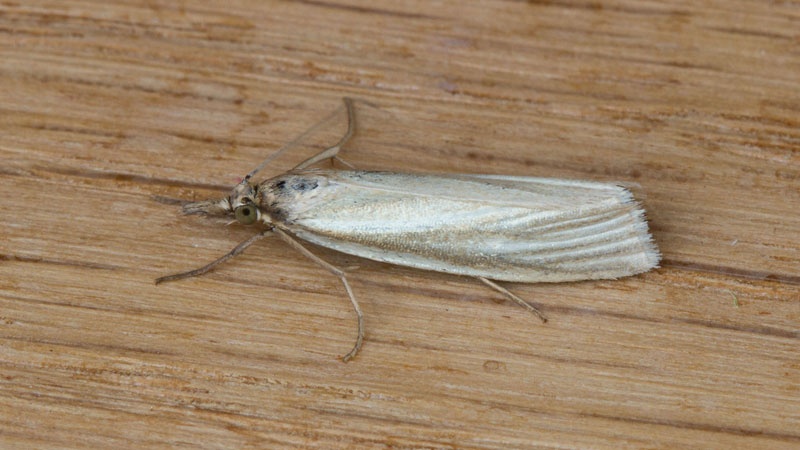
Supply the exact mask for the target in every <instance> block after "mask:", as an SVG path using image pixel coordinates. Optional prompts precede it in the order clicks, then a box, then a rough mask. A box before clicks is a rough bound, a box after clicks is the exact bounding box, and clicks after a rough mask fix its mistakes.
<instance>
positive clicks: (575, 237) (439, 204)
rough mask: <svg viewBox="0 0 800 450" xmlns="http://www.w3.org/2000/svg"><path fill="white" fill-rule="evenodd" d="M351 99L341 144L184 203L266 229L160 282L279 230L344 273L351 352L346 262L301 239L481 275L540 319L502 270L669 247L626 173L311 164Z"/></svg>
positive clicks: (573, 270) (626, 269) (594, 271)
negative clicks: (656, 236)
mask: <svg viewBox="0 0 800 450" xmlns="http://www.w3.org/2000/svg"><path fill="white" fill-rule="evenodd" d="M344 104H345V109H346V111H347V117H348V126H347V132H346V133H345V134H344V136H343V137H342V138H341V139H340V140H339V142H337V143H336V144H335V145H333V146H331V147H329V148H327V149H325V150H323V151H322V152H320V153H319V154H317V155H315V156H313V157H311V158H309V159H307V160H305V161H303V162H302V163H300V164H299V165H297V166H296V167H295V168H294V169H292V170H290V171H288V172H286V173H284V174H282V175H278V176H276V177H273V178H269V179H266V180H264V181H260V182H255V181H254V180H253V176H254V175H255V174H256V173H257V172H258V171H260V170H261V169H262V168H263V167H264V166H265V165H266V164H267V163H268V162H269V161H270V159H273V157H274V156H277V154H279V153H280V152H282V151H283V150H285V149H286V148H288V146H284V148H282V149H281V150H279V151H278V152H277V153H276V154H274V155H273V156H271V157H270V158H267V160H265V161H264V162H263V163H262V164H261V165H259V166H258V167H256V168H255V169H254V170H253V171H252V172H250V173H249V174H248V175H247V176H245V177H244V179H243V180H242V181H241V183H239V184H238V185H236V186H235V187H234V188H233V190H232V191H231V192H230V194H229V195H228V196H227V197H224V198H221V199H217V200H210V201H202V202H195V203H188V204H185V205H184V207H183V213H184V214H202V215H206V216H218V217H232V218H235V219H236V221H238V222H239V223H240V224H243V225H258V226H259V227H260V228H261V229H260V231H259V233H258V234H256V235H254V236H253V237H251V238H249V239H247V240H246V241H244V242H242V243H240V244H239V245H237V246H236V247H235V248H234V249H233V250H231V251H230V252H228V253H227V254H225V255H224V256H222V257H221V258H219V259H217V260H215V261H212V262H211V263H209V264H207V265H206V266H204V267H201V268H199V269H195V270H191V271H188V272H183V273H178V274H175V275H169V276H165V277H161V278H158V279H157V280H156V284H158V283H162V282H166V281H174V280H178V279H182V278H188V277H193V276H198V275H202V274H204V273H206V272H208V271H210V270H211V269H213V268H214V267H216V266H217V265H219V264H220V263H223V262H225V261H227V260H229V259H231V258H233V257H235V256H236V255H238V254H240V253H242V252H243V251H244V250H245V249H246V248H247V247H249V246H251V245H252V244H253V243H255V242H256V241H258V240H260V239H262V238H263V237H266V236H268V235H276V236H278V237H279V238H281V239H282V240H283V241H285V242H286V243H288V244H289V245H290V246H291V247H293V248H295V249H296V250H297V251H299V252H300V253H301V254H303V255H305V256H306V257H308V258H310V259H311V260H312V261H314V262H315V263H317V264H318V265H320V266H321V267H322V268H324V269H326V270H327V271H328V272H330V273H332V274H333V275H335V276H336V277H338V278H339V280H341V282H342V285H343V286H344V289H345V291H346V292H347V295H348V297H349V299H350V302H351V304H352V306H353V310H354V311H355V313H356V317H357V321H358V323H357V335H356V341H355V344H354V345H353V348H352V349H351V350H350V351H349V352H348V353H347V354H346V355H345V356H344V357H343V358H342V359H343V360H344V361H348V360H350V359H351V358H353V357H354V356H355V355H356V353H358V351H359V349H360V348H361V346H362V343H363V339H364V317H363V314H362V312H361V308H360V307H359V304H358V302H357V301H356V297H355V295H354V294H353V290H352V289H351V288H350V284H349V283H348V281H347V276H346V274H345V272H344V271H342V270H341V269H339V268H337V267H335V266H333V265H331V264H329V263H328V262H326V261H324V260H322V259H320V258H319V257H318V256H316V255H314V254H313V253H312V252H311V251H309V250H308V249H307V248H306V247H305V246H304V245H303V244H301V243H300V240H302V241H306V242H310V243H313V244H316V245H320V246H323V247H327V248H330V249H333V250H337V251H340V252H343V253H347V254H350V255H355V256H359V257H362V258H367V259H372V260H376V261H383V262H387V263H392V264H398V265H402V266H409V267H415V268H419V269H424V270H432V271H437V272H446V273H451V274H457V275H465V276H470V277H474V278H475V279H477V280H479V281H481V282H482V283H484V284H486V285H487V286H489V287H491V288H492V289H494V290H496V291H498V292H500V293H501V294H503V295H504V296H506V297H507V298H509V299H511V300H513V301H515V302H517V303H519V304H520V305H522V306H523V307H525V308H526V309H528V310H529V311H531V312H533V313H534V314H536V315H537V316H539V318H540V319H541V320H542V321H546V318H545V317H544V315H542V314H541V312H540V311H539V310H538V309H536V308H535V307H534V306H533V305H531V304H529V303H528V302H526V301H524V300H522V299H521V298H519V297H517V296H516V295H514V294H513V293H511V292H510V291H508V290H507V289H505V288H503V287H502V286H500V285H499V284H497V283H496V281H510V282H524V283H539V282H568V281H579V280H597V279H615V278H620V277H626V276H630V275H635V274H639V273H642V272H646V271H648V270H650V269H652V268H654V267H657V266H658V263H659V260H660V254H659V251H658V249H657V247H656V245H655V243H654V242H653V239H652V237H651V235H650V233H649V232H648V228H647V222H646V220H645V213H644V210H643V209H642V208H641V206H640V205H639V204H638V203H637V202H636V201H635V200H634V198H633V195H632V194H631V192H630V191H629V190H628V189H626V188H625V187H624V186H621V185H617V184H613V183H601V182H592V181H578V180H563V179H555V178H535V177H524V176H506V175H472V174H444V175H428V174H413V173H396V172H372V171H359V170H322V169H314V168H310V167H309V166H311V165H313V164H316V163H318V162H320V161H323V160H325V159H336V160H339V161H341V159H340V158H339V157H338V156H337V154H338V153H339V151H340V149H341V148H342V146H344V145H345V144H346V143H347V141H348V140H349V139H350V138H351V136H352V135H353V133H354V130H355V125H356V121H355V111H354V106H353V100H352V99H349V98H345V99H344ZM318 125H319V124H318ZM314 128H315V127H312V128H311V129H309V130H308V131H307V132H306V133H304V135H303V136H305V135H306V134H308V133H310V132H312V131H313V130H314ZM301 138H302V136H301ZM298 139H300V138H298ZM295 141H297V139H296V140H295ZM295 141H293V142H295Z"/></svg>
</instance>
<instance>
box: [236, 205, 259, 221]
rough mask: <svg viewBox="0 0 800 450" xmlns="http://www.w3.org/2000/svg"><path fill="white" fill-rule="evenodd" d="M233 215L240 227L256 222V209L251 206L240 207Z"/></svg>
mask: <svg viewBox="0 0 800 450" xmlns="http://www.w3.org/2000/svg"><path fill="white" fill-rule="evenodd" d="M233 215H234V216H235V217H236V220H238V221H239V223H241V224H242V225H250V224H251V223H253V222H255V221H256V215H257V214H256V208H255V206H253V205H242V206H239V207H238V208H236V211H234V212H233Z"/></svg>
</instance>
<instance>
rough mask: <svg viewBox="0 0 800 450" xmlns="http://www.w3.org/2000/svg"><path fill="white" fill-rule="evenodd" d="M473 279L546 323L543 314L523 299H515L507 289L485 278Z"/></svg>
mask: <svg viewBox="0 0 800 450" xmlns="http://www.w3.org/2000/svg"><path fill="white" fill-rule="evenodd" d="M475 278H477V279H478V280H480V281H481V282H483V284H485V285H487V286H489V287H490V288H492V289H494V290H495V291H497V292H499V293H501V294H503V295H505V296H506V297H507V298H509V299H511V300H514V301H515V302H517V303H519V304H520V305H522V306H523V307H524V308H525V309H527V310H528V311H530V312H532V313H534V314H536V316H537V317H539V318H540V319H542V322H544V323H546V322H547V317H545V316H544V314H542V312H541V311H539V310H538V309H536V308H535V307H534V306H533V305H531V304H530V303H528V302H526V301H525V300H523V299H521V298H519V297H517V296H516V295H514V294H512V293H511V292H510V291H509V290H508V289H506V288H504V287H503V286H500V285H499V284H497V283H495V282H494V281H491V280H488V279H486V278H483V277H475Z"/></svg>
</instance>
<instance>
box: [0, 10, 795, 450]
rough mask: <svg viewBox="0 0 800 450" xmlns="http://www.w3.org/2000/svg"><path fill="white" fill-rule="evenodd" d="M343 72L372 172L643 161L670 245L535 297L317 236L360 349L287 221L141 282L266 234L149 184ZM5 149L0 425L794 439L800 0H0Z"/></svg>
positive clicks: (528, 169)
mask: <svg viewBox="0 0 800 450" xmlns="http://www.w3.org/2000/svg"><path fill="white" fill-rule="evenodd" d="M345 95H347V96H355V97H359V98H361V99H364V100H367V101H369V102H372V103H374V104H375V105H377V106H378V108H370V107H363V108H361V109H360V110H359V111H360V113H359V114H360V116H359V117H360V118H361V119H363V128H362V129H361V130H360V131H359V134H358V136H357V137H356V139H355V140H354V141H353V145H351V146H350V147H349V148H348V149H347V150H346V151H345V155H346V158H347V159H348V161H350V162H353V163H355V164H357V165H358V166H359V167H361V168H372V169H390V170H399V171H403V170H405V171H430V172H472V173H480V172H490V173H501V174H514V175H537V176H556V177H567V178H581V179H593V180H618V181H629V182H634V183H638V184H639V185H640V188H639V193H640V194H642V196H643V200H644V204H645V206H646V208H647V210H648V213H649V218H650V221H651V226H652V230H653V233H654V235H655V238H656V240H657V242H658V244H659V246H660V248H661V250H662V252H663V254H664V262H663V267H662V268H661V269H659V270H656V271H653V272H651V273H648V274H645V275H641V276H637V277H633V278H628V279H624V280H619V281H608V282H585V283H572V284H562V285H522V284H517V285H509V287H510V288H511V289H513V290H514V291H515V292H516V293H518V294H519V295H521V296H523V297H524V298H528V299H531V300H533V301H534V302H535V303H536V304H538V305H539V306H540V307H541V308H542V309H543V310H544V311H545V312H546V313H547V314H548V315H549V317H550V319H551V320H550V323H548V324H546V325H542V324H540V323H539V322H538V321H537V320H536V319H535V318H533V317H531V316H530V314H529V313H527V312H526V311H524V310H523V309H522V308H519V307H518V306H516V305H514V304H512V303H509V302H506V301H503V300H502V299H501V298H499V296H498V295H496V294H495V293H493V292H491V291H490V290H488V289H486V288H485V287H483V286H481V285H479V284H477V283H475V282H473V281H471V280H470V279H466V278H459V277H453V276H447V275H441V274H435V273H426V272H420V271H416V270H411V269H407V268H402V267H394V266H389V265H386V264H379V263H374V262H370V261H364V260H360V259H358V258H355V257H350V256H346V255H341V254H337V253H335V252H331V251H326V250H323V249H319V248H315V251H317V253H318V254H319V255H321V256H322V257H324V258H325V259H327V260H328V261H330V262H332V263H334V264H336V265H339V266H342V267H347V268H348V270H349V271H350V272H351V282H352V284H353V288H354V289H355V292H356V295H357V296H358V297H359V298H360V299H361V303H362V306H363V308H364V311H365V314H366V326H367V337H366V343H365V346H364V349H363V352H362V353H361V354H360V355H359V356H358V357H357V358H356V359H355V360H354V361H352V362H351V363H348V364H344V363H342V362H340V361H339V360H338V359H337V357H339V356H341V355H343V354H344V353H345V352H346V351H347V350H348V349H349V348H350V345H351V343H352V339H353V334H354V317H353V314H352V312H351V310H350V306H349V303H348V302H347V300H346V297H345V296H344V293H343V291H342V288H341V286H340V285H339V282H338V281H337V280H336V279H335V278H333V277H331V276H329V275H328V274H327V273H325V272H323V271H322V270H320V269H319V268H318V267H316V266H315V265H314V264H313V263H311V262H309V261H307V260H305V259H303V258H302V257H301V256H299V255H297V254H295V253H294V252H293V251H292V250H291V249H289V248H287V246H286V245H284V244H282V243H281V242H280V241H278V240H267V241H264V242H262V243H260V244H259V245H258V246H257V247H256V248H253V249H251V251H249V252H248V253H247V254H246V255H244V256H242V257H240V258H239V259H238V260H235V261H233V262H232V263H230V264H228V265H226V266H224V267H221V268H220V269H219V270H217V271H215V272H214V273H212V274H210V275H208V276H206V277H204V278H200V279H193V280H187V281H183V282H178V283H173V284H168V285H163V286H157V287H156V286H154V285H153V279H154V278H156V277H157V276H160V275H165V274H169V273H173V272H176V271H180V270H185V269H189V268H193V267H196V266H199V265H201V264H204V263H206V262H208V261H210V260H211V259H213V258H215V257H216V256H218V255H220V254H222V253H224V252H225V251H227V250H228V249H230V248H231V247H232V246H233V245H235V244H236V243H237V242H239V241H240V240H242V239H244V238H246V237H247V236H249V235H250V234H251V233H252V231H251V230H248V229H245V228H241V227H238V226H229V227H226V226H219V224H216V223H213V222H209V221H207V220H203V219H202V218H199V217H189V218H184V217H181V216H180V215H179V213H178V207H177V206H175V205H168V204H164V203H159V202H157V201H154V200H153V197H154V196H162V197H167V198H171V199H199V198H205V197H209V196H213V195H217V194H220V193H223V192H224V191H225V190H226V189H227V188H228V187H229V186H231V185H232V184H233V183H235V182H236V181H237V178H238V177H240V176H242V175H243V174H244V173H245V172H246V171H247V170H249V169H250V168H252V167H253V166H255V165H256V164H257V163H258V162H259V161H260V160H261V159H262V158H263V157H265V156H266V155H268V154H269V153H270V152H271V151H272V150H274V149H276V148H278V147H279V146H280V145H282V144H283V143H285V142H287V141H289V140H290V139H291V138H293V137H295V136H296V135H297V134H298V133H300V132H301V131H302V130H303V129H305V128H306V127H308V126H310V125H311V124H313V123H314V122H315V121H317V120H320V119H321V118H323V117H325V115H326V114H328V112H329V111H332V110H333V109H335V108H336V107H338V106H339V101H340V100H339V99H340V98H341V97H342V96H345ZM338 132H340V130H336V129H335V127H332V129H331V130H330V131H327V130H326V132H325V133H321V135H320V136H318V137H317V138H315V139H314V143H315V144H318V143H322V142H328V143H330V142H332V139H334V136H335V135H336V133H338ZM319 145H321V144H319ZM315 148H318V147H315V146H314V145H310V144H309V145H307V146H303V148H300V149H298V153H297V154H292V155H287V157H286V158H282V159H281V161H280V162H279V163H278V164H276V165H274V166H273V167H272V168H271V169H270V170H269V171H267V172H268V174H269V173H272V174H276V173H279V172H280V171H281V170H282V169H285V168H287V167H289V166H291V163H292V162H297V161H299V160H301V159H302V157H303V155H302V152H304V151H309V152H310V151H314V150H315ZM0 158H2V167H1V168H0V183H2V196H0V211H1V212H0V230H2V240H1V241H0V319H2V320H1V321H0V339H1V340H0V447H3V448H25V447H27V448H56V447H57V448H167V447H170V448H472V449H477V448H492V449H506V448H537V447H538V448H556V447H557V448H609V449H619V448H701V447H702V448H725V449H729V448H798V446H800V353H799V352H798V350H799V349H800V345H798V344H800V270H799V269H800V243H799V242H798V235H799V234H800V233H799V232H800V2H797V1H782V2H765V1H761V0H750V1H745V0H716V1H700V2H695V1H672V2H668V1H654V0H653V1H647V0H643V1H634V0H617V1H604V2H593V1H583V0H563V1H527V2H524V1H511V0H505V1H503V0H491V1H488V0H487V1H480V2H478V1H475V2H461V1H457V0H444V1H435V2H434V1H430V2H428V1H416V2H395V1H389V0H373V1H359V0H304V1H296V2H290V1H270V2H265V1H257V0H241V1H233V2H230V1H228V2H200V1H195V2H187V1H183V2H172V1H135V0H128V1H120V2H115V3H114V4H109V2H105V1H99V0H82V1H81V0H68V1H59V2H51V1H28V0H26V1H20V2H13V1H3V2H0Z"/></svg>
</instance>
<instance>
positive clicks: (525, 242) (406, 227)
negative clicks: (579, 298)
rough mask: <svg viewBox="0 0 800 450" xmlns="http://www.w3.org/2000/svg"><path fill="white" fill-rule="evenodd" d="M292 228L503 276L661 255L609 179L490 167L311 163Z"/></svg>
mask: <svg viewBox="0 0 800 450" xmlns="http://www.w3.org/2000/svg"><path fill="white" fill-rule="evenodd" d="M314 175H315V176H323V177H325V180H326V183H325V184H324V186H323V189H321V190H320V191H319V192H317V193H316V194H315V195H314V197H313V198H308V199H305V200H303V199H301V201H300V203H302V204H301V205H297V206H294V207H293V208H294V209H293V211H292V214H290V215H289V216H290V220H287V222H286V224H285V227H286V228H287V229H289V231H291V232H293V233H294V234H296V235H297V236H298V237H300V238H302V239H305V240H308V241H311V242H314V243H316V244H319V245H323V246H325V247H329V248H333V249H335V250H339V251H342V252H345V253H350V254H354V255H358V256H362V257H365V258H370V259H375V260H379V261H386V262H390V263H394V264H399V265H405V266H412V267H418V268H422V269H427V270H436V271H441V272H450V273H457V274H462V275H473V276H482V277H486V278H490V279H496V280H508V281H525V282H537V281H569V280H581V279H598V278H617V277H621V276H627V275H632V274H635V273H639V272H644V271H646V270H649V269H650V268H652V267H654V266H656V265H657V264H658V259H659V256H658V252H657V250H656V249H655V246H654V245H653V243H652V241H651V238H650V235H649V233H648V232H647V225H646V222H645V220H644V213H643V211H642V210H641V209H640V208H639V206H638V205H637V204H636V203H635V202H634V201H633V199H632V196H631V194H630V192H628V191H627V190H626V189H625V188H623V187H621V186H617V185H614V184H608V183H594V182H582V181H569V180H559V179H547V178H528V177H504V176H494V175H450V176H436V175H417V174H397V173H391V172H334V171H331V172H314Z"/></svg>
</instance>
